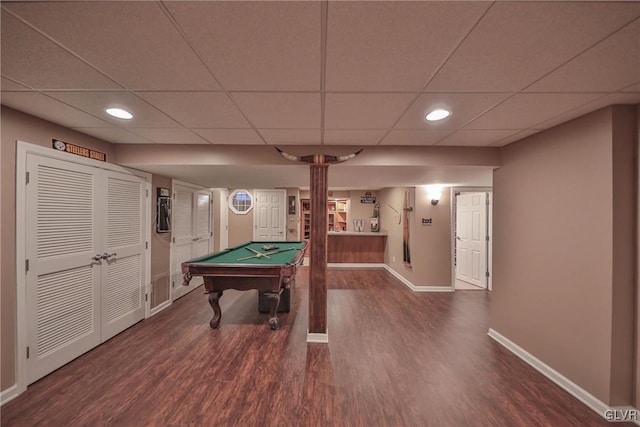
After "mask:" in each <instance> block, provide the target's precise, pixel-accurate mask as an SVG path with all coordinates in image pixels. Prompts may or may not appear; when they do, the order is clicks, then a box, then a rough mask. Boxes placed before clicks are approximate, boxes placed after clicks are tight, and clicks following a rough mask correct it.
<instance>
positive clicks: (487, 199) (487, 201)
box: [485, 195, 489, 206]
mask: <svg viewBox="0 0 640 427" xmlns="http://www.w3.org/2000/svg"><path fill="white" fill-rule="evenodd" d="M485 200H486V203H487V206H489V196H488V195H487V198H486V199H485Z"/></svg>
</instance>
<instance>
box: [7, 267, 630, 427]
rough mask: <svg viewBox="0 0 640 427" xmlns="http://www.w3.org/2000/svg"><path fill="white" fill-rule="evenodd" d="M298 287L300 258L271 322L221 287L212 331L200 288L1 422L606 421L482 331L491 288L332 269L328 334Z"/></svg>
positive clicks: (302, 281)
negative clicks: (286, 305) (286, 300)
mask: <svg viewBox="0 0 640 427" xmlns="http://www.w3.org/2000/svg"><path fill="white" fill-rule="evenodd" d="M307 286H308V267H302V268H301V269H300V271H299V273H298V283H297V288H296V292H295V294H294V297H293V301H292V305H293V307H292V311H291V313H288V314H287V313H281V314H280V315H279V318H280V325H281V328H280V329H279V330H277V331H271V330H270V329H269V325H268V314H259V313H258V311H257V294H256V293H255V292H246V293H243V294H241V296H240V297H239V298H237V299H235V300H234V299H233V298H231V295H229V296H227V295H226V293H225V296H223V297H222V299H221V305H222V309H223V314H222V323H221V325H220V328H219V329H217V330H211V329H210V328H209V320H210V318H211V316H212V310H211V308H210V306H209V304H208V302H207V298H206V297H205V296H204V295H203V294H202V290H201V288H199V289H197V290H195V291H194V292H192V293H190V294H188V295H187V296H185V297H183V298H181V299H180V300H178V301H176V302H175V303H174V304H173V305H172V306H171V307H170V308H168V309H166V310H164V311H163V312H161V313H159V314H158V315H156V316H154V317H152V318H150V319H147V320H145V321H143V322H141V323H139V324H137V325H135V326H134V327H132V328H130V329H128V330H126V331H124V332H123V333H121V334H119V335H117V336H116V337H114V338H112V339H111V340H110V341H108V342H107V343H105V344H103V345H101V346H100V347H98V348H96V349H94V350H92V351H90V352H89V353H86V354H85V355H83V356H81V357H79V358H78V359H76V360H74V361H73V362H71V363H69V364H67V365H66V366H64V367H62V368H60V369H58V370H57V371H55V372H53V373H52V374H50V375H49V376H47V377H45V378H43V379H41V380H40V381H38V382H37V383H35V384H32V385H31V386H29V388H28V389H27V391H26V392H25V393H23V394H22V395H21V396H20V397H18V398H16V399H15V400H13V401H11V402H9V403H7V404H6V405H4V406H3V407H2V408H1V411H2V412H1V418H0V420H1V424H2V426H7V427H9V426H35V425H42V426H73V427H75V426H260V427H262V426H367V427H369V426H394V427H395V426H437V427H446V426H464V427H466V426H581V427H582V426H605V425H609V424H608V423H607V422H606V421H605V420H604V419H603V418H601V417H600V416H598V415H597V414H596V413H594V412H593V411H592V410H590V409H589V408H587V407H586V406H584V405H583V404H582V403H580V402H579V401H577V400H576V399H574V398H573V397H571V396H570V395H569V394H567V393H566V392H564V391H563V390H561V389H560V388H559V387H557V386H556V385H555V384H553V383H552V382H551V381H550V380H548V379H546V378H545V377H544V376H542V375H541V374H539V373H538V372H537V371H535V370H534V369H533V368H531V367H529V366H528V365H527V364H525V363H524V362H523V361H521V360H520V359H518V358H517V357H516V356H514V355H513V354H511V353H510V352H509V351H507V350H505V349H504V348H502V347H501V346H500V345H499V344H497V343H495V342H494V341H493V340H492V339H491V338H489V337H488V336H487V330H488V327H489V307H490V304H491V295H490V294H489V293H487V292H484V291H457V292H455V293H414V292H412V291H411V290H409V289H408V288H406V287H405V286H404V285H402V284H401V283H400V282H398V281H397V280H396V279H395V278H393V276H391V275H390V274H389V273H387V272H386V271H384V270H382V269H370V270H346V269H345V270H335V269H332V270H329V274H328V286H329V294H328V295H329V296H328V300H329V302H328V307H329V309H328V311H329V313H328V331H329V344H328V345H327V344H307V343H306V342H305V339H306V331H307V310H308V309H307V304H308V301H307V291H308V288H307ZM225 298H228V300H229V301H231V300H233V302H232V304H231V306H227V305H228V304H225ZM623 425H628V426H631V424H623V423H620V424H616V426H623Z"/></svg>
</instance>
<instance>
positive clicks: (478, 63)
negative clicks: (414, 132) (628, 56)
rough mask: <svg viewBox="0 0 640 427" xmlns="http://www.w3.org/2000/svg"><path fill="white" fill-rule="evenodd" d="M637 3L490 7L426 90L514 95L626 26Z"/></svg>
mask: <svg viewBox="0 0 640 427" xmlns="http://www.w3.org/2000/svg"><path fill="white" fill-rule="evenodd" d="M639 13H640V3H638V2H528V1H516V2H495V3H494V4H493V6H492V7H491V9H489V11H488V12H487V14H486V15H485V16H484V17H483V18H482V20H481V21H480V23H479V24H478V25H477V26H476V28H474V30H473V31H472V33H471V34H470V35H469V37H468V38H467V39H465V41H464V42H463V43H462V45H460V47H459V48H458V49H457V50H456V52H455V53H454V54H453V56H452V57H451V58H450V59H449V60H448V61H447V62H446V63H445V64H444V66H443V67H442V68H441V69H440V71H439V72H438V74H437V75H436V76H435V78H434V79H433V80H432V81H431V82H430V83H429V85H428V86H427V89H428V90H429V91H436V90H437V91H452V92H454V91H465V92H466V91H485V92H491V91H493V92H506V91H518V90H521V89H523V88H524V87H526V86H527V85H529V84H531V83H532V82H534V81H536V80H537V79H539V78H540V77H542V76H544V75H545V74H546V73H548V72H550V71H552V70H553V69H554V68H556V67H558V66H560V65H562V64H563V63H564V62H566V61H567V60H569V59H571V58H572V57H574V56H575V55H577V54H579V53H580V52H582V51H583V50H584V49H587V48H589V47H590V46H592V45H593V44H594V43H596V42H598V41H599V40H601V39H602V38H603V37H605V36H607V35H608V34H610V33H612V32H613V31H615V30H616V29H618V28H620V27H622V26H623V25H625V24H627V23H628V22H629V21H630V20H631V19H633V17H634V16H638V14H639Z"/></svg>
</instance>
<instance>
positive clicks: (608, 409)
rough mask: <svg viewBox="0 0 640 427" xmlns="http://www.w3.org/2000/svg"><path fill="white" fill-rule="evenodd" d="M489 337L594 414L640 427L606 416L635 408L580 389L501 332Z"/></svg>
mask: <svg viewBox="0 0 640 427" xmlns="http://www.w3.org/2000/svg"><path fill="white" fill-rule="evenodd" d="M487 335H489V337H491V338H492V339H493V340H495V341H496V342H497V343H498V344H500V345H502V346H503V347H505V348H506V349H507V350H509V351H510V352H512V353H513V354H515V355H516V356H518V357H519V358H520V359H522V360H524V361H525V362H526V363H527V364H529V365H530V366H531V367H532V368H534V369H535V370H536V371H538V372H540V373H541V374H542V375H544V376H545V377H547V378H549V379H550V380H551V381H553V382H554V383H555V384H556V385H558V386H559V387H560V388H562V389H563V390H565V391H566V392H568V393H569V394H570V395H572V396H573V397H575V398H576V399H578V400H579V401H580V402H582V403H584V404H585V405H587V406H588V407H589V408H590V409H592V410H593V411H594V412H596V413H597V414H598V415H600V416H601V417H602V418H604V419H605V420H607V421H610V422H623V421H626V422H635V423H636V424H638V425H640V420H631V419H629V420H616V421H611V420H609V419H608V418H607V415H606V414H607V413H609V414H610V413H612V412H617V413H621V412H624V411H629V410H634V408H631V407H626V406H625V407H621V406H609V405H607V404H606V403H604V402H602V401H601V400H600V399H598V398H597V397H595V396H594V395H592V394H591V393H589V392H588V391H587V390H585V389H583V388H582V387H580V386H579V385H577V384H576V383H574V382H573V381H571V380H570V379H569V378H567V377H565V376H564V375H562V374H561V373H560V372H558V371H556V370H555V369H553V368H552V367H551V366H549V365H547V364H546V363H544V362H543V361H541V360H540V359H538V358H537V357H535V356H534V355H532V354H531V353H529V352H528V351H527V350H525V349H523V348H522V347H520V346H519V345H518V344H516V343H514V342H513V341H511V340H510V339H509V338H507V337H505V336H504V335H502V334H500V333H499V332H496V331H495V330H494V329H489V332H487ZM626 413H628V412H626Z"/></svg>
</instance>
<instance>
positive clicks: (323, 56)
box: [320, 1, 329, 145]
mask: <svg viewBox="0 0 640 427" xmlns="http://www.w3.org/2000/svg"><path fill="white" fill-rule="evenodd" d="M328 9H329V2H328V1H323V2H322V3H321V4H320V145H324V115H325V86H326V75H327V25H328V23H327V21H328Z"/></svg>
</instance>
